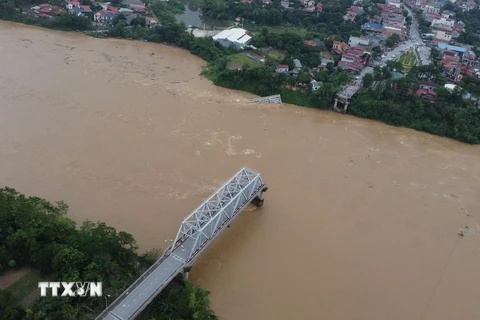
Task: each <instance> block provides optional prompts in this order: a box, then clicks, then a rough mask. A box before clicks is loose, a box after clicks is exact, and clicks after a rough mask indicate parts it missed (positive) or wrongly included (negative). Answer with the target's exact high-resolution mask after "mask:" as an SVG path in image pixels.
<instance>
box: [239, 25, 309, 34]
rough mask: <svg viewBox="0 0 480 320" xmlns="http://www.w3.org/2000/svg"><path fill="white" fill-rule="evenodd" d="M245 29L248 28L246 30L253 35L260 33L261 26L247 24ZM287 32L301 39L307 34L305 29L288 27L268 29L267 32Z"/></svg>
mask: <svg viewBox="0 0 480 320" xmlns="http://www.w3.org/2000/svg"><path fill="white" fill-rule="evenodd" d="M247 27H248V30H249V31H251V32H253V33H257V32H261V31H262V29H263V27H262V26H257V25H254V24H249V25H248V26H247ZM287 31H288V32H292V33H295V34H299V35H301V36H302V37H305V36H306V35H307V33H308V32H307V30H306V29H303V28H298V27H294V26H289V25H285V26H278V27H268V32H271V33H283V32H287Z"/></svg>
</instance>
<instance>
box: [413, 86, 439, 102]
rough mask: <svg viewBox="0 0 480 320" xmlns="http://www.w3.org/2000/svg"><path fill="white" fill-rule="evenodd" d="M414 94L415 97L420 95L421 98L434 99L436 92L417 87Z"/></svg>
mask: <svg viewBox="0 0 480 320" xmlns="http://www.w3.org/2000/svg"><path fill="white" fill-rule="evenodd" d="M415 95H416V96H417V97H420V98H422V99H427V100H435V98H436V97H437V93H436V92H435V91H433V90H431V89H422V88H420V89H418V90H417V92H415Z"/></svg>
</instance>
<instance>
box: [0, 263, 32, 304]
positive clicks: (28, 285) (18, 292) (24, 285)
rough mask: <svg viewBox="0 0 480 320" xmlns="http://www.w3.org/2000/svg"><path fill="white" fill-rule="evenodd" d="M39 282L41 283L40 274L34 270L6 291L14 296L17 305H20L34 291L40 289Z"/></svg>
mask: <svg viewBox="0 0 480 320" xmlns="http://www.w3.org/2000/svg"><path fill="white" fill-rule="evenodd" d="M39 281H41V278H40V273H39V272H38V271H35V270H33V271H30V272H28V273H27V274H25V275H24V276H23V277H21V278H20V279H19V280H18V281H16V282H15V283H13V284H11V285H10V286H9V287H7V289H6V291H8V292H10V293H11V294H12V295H13V298H14V299H15V302H16V303H20V302H21V301H22V300H23V299H24V298H25V297H27V296H28V295H29V294H30V293H32V291H34V290H35V289H37V288H38V282H39Z"/></svg>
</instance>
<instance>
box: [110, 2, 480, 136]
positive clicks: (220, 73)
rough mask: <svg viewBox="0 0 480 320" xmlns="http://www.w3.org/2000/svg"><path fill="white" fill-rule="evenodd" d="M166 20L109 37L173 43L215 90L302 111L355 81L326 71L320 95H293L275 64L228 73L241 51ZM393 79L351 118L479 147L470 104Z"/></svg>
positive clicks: (367, 95) (363, 98) (327, 103)
mask: <svg viewBox="0 0 480 320" xmlns="http://www.w3.org/2000/svg"><path fill="white" fill-rule="evenodd" d="M175 10H177V9H175ZM154 11H155V8H154ZM174 12H178V11H174ZM159 14H160V13H159ZM163 15H164V16H165V17H170V18H171V19H167V20H166V22H165V23H163V24H162V25H161V26H157V27H156V28H154V29H138V28H134V29H132V30H126V31H125V29H124V28H123V27H122V28H121V29H118V28H116V29H113V30H112V31H110V32H109V35H110V36H115V37H120V38H127V39H136V40H143V41H150V42H158V43H170V44H174V45H176V46H178V47H181V48H183V49H186V50H188V51H189V52H190V53H191V54H194V55H197V56H199V57H200V58H202V59H203V60H205V61H207V62H208V65H207V66H206V67H205V68H204V70H203V72H202V74H203V75H205V76H206V77H207V78H208V79H209V80H211V81H212V82H213V83H214V84H216V85H219V86H222V87H225V88H229V89H236V90H242V91H246V92H249V93H253V94H256V95H259V96H269V95H274V94H281V95H282V100H283V101H284V102H285V103H290V104H295V105H298V106H303V107H310V108H319V109H327V110H330V109H331V107H332V103H333V99H334V98H335V95H336V93H337V92H338V91H339V90H340V89H341V88H342V87H343V86H344V85H345V84H346V83H348V81H351V80H350V79H351V76H349V75H348V74H346V73H344V72H342V71H333V72H330V73H327V72H325V71H322V72H323V74H322V76H321V77H320V78H319V79H320V80H322V81H320V82H321V83H322V86H321V87H320V89H319V90H317V91H312V90H311V89H309V86H306V89H304V88H302V87H300V88H295V90H292V89H287V88H294V87H296V84H297V83H296V80H295V79H294V78H291V77H290V78H287V77H285V75H283V74H277V73H275V72H273V71H272V70H271V68H273V66H272V65H271V64H272V62H270V63H269V65H268V66H267V65H265V66H264V65H262V66H251V65H244V67H243V68H242V69H240V70H238V69H230V68H229V65H230V62H231V61H232V58H231V57H232V55H236V54H238V51H236V50H235V49H232V48H229V49H226V48H224V47H222V46H221V45H219V44H218V43H215V42H214V41H213V40H212V39H211V38H196V37H194V36H193V35H192V34H189V33H187V32H186V29H185V26H184V25H182V24H177V23H176V22H175V21H174V18H173V15H172V14H169V13H165V12H163ZM172 19H173V20H172ZM282 35H285V37H286V39H291V38H292V37H293V34H288V33H287V34H280V35H275V36H276V37H282ZM295 36H296V37H299V36H298V35H295ZM279 61H280V60H278V61H277V63H278V62H279ZM273 63H275V62H273ZM392 72H393V67H392ZM307 77H308V76H307ZM389 77H390V75H388V74H387V75H385V76H384V77H380V78H378V79H377V80H381V81H382V83H383V84H382V85H380V86H379V85H376V86H375V87H369V88H364V89H363V90H360V91H359V92H358V93H357V95H356V96H355V97H354V98H353V100H352V102H351V103H350V106H349V109H348V110H349V113H351V114H353V115H355V116H359V117H364V118H369V119H375V120H380V121H382V122H385V123H387V124H391V125H395V126H404V127H407V128H412V129H415V130H420V131H425V132H429V133H432V134H435V135H439V136H447V137H450V138H453V139H455V140H459V141H462V142H467V143H472V144H478V143H480V110H479V109H478V108H474V107H471V106H470V105H471V103H470V104H469V103H467V101H465V100H464V99H457V97H456V96H455V95H454V94H451V93H449V92H443V97H442V100H441V101H440V100H437V101H435V102H432V101H429V100H424V99H421V98H419V97H417V96H415V95H413V94H411V93H410V94H409V93H408V92H409V90H410V91H412V89H411V83H412V82H415V81H417V80H415V79H414V78H410V79H409V78H408V77H407V78H402V79H400V81H399V82H403V83H405V84H407V85H406V86H401V87H400V86H398V85H395V87H394V85H393V82H392V81H391V80H390V79H389ZM408 83H410V84H408ZM434 105H438V108H439V109H442V110H443V111H442V114H443V116H440V117H439V116H438V112H437V111H436V110H437V108H432V106H434Z"/></svg>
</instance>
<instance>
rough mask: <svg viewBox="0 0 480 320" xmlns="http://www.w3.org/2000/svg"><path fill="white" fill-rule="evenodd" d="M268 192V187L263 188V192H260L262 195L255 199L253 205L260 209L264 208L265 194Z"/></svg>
mask: <svg viewBox="0 0 480 320" xmlns="http://www.w3.org/2000/svg"><path fill="white" fill-rule="evenodd" d="M267 190H268V188H267V187H265V188H263V189H262V191H260V193H259V194H258V195H257V196H256V197H255V198H253V200H252V202H251V203H252V204H253V205H255V206H257V207H259V208H260V207H261V206H263V201H264V196H263V194H264V193H265V192H267Z"/></svg>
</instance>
